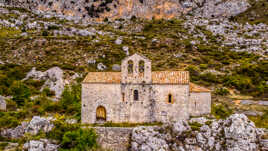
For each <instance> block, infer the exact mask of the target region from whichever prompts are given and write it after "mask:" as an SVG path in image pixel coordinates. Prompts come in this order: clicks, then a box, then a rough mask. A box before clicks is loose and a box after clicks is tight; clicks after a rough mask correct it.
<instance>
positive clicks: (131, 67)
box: [127, 60, 134, 74]
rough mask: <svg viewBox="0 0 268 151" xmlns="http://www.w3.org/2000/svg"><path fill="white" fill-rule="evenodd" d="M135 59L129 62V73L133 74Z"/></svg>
mask: <svg viewBox="0 0 268 151" xmlns="http://www.w3.org/2000/svg"><path fill="white" fill-rule="evenodd" d="M133 67H134V66H133V61H132V60H129V61H128V62H127V70H128V74H132V73H133Z"/></svg>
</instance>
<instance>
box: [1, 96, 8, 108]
mask: <svg viewBox="0 0 268 151" xmlns="http://www.w3.org/2000/svg"><path fill="white" fill-rule="evenodd" d="M6 108H7V103H6V101H5V97H3V96H1V95H0V110H6Z"/></svg>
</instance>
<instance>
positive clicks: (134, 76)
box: [121, 54, 152, 84]
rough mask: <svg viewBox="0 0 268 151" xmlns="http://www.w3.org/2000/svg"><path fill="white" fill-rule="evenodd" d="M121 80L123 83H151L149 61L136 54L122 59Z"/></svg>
mask: <svg viewBox="0 0 268 151" xmlns="http://www.w3.org/2000/svg"><path fill="white" fill-rule="evenodd" d="M121 82H122V83H123V84H128V83H133V84H135V83H137V84H138V83H144V84H149V83H152V71H151V61H150V60H149V59H147V58H146V57H143V56H140V55H138V54H134V55H132V56H130V57H127V58H126V59H124V60H123V61H122V63H121Z"/></svg>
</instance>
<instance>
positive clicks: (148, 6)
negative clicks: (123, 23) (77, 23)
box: [5, 0, 250, 20]
mask: <svg viewBox="0 0 268 151" xmlns="http://www.w3.org/2000/svg"><path fill="white" fill-rule="evenodd" d="M5 4H9V5H12V6H17V7H24V8H27V9H30V10H34V11H37V12H46V13H52V12H53V13H55V14H57V15H65V16H69V17H73V18H97V19H101V20H102V19H104V18H109V19H116V18H131V17H133V16H136V17H142V18H148V19H151V18H173V17H177V16H181V15H184V14H194V15H196V16H202V17H209V18H210V17H221V16H223V17H230V16H235V15H237V14H240V13H241V12H244V11H246V10H247V9H248V8H249V7H250V4H249V3H248V2H247V0H228V1H226V0H197V1H193V0H180V1H178V0H127V1H126V0H97V1H96V0H77V1H72V0H57V1H56V0H49V1H43V0H30V1H29V0H20V1H17V0H6V3H5Z"/></svg>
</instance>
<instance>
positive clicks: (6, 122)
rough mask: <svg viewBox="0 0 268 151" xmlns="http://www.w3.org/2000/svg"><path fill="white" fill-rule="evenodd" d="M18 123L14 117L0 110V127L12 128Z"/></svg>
mask: <svg viewBox="0 0 268 151" xmlns="http://www.w3.org/2000/svg"><path fill="white" fill-rule="evenodd" d="M19 124H20V123H19V121H18V119H17V118H16V117H14V116H11V115H8V114H7V113H4V112H0V128H12V127H16V126H18V125H19Z"/></svg>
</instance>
